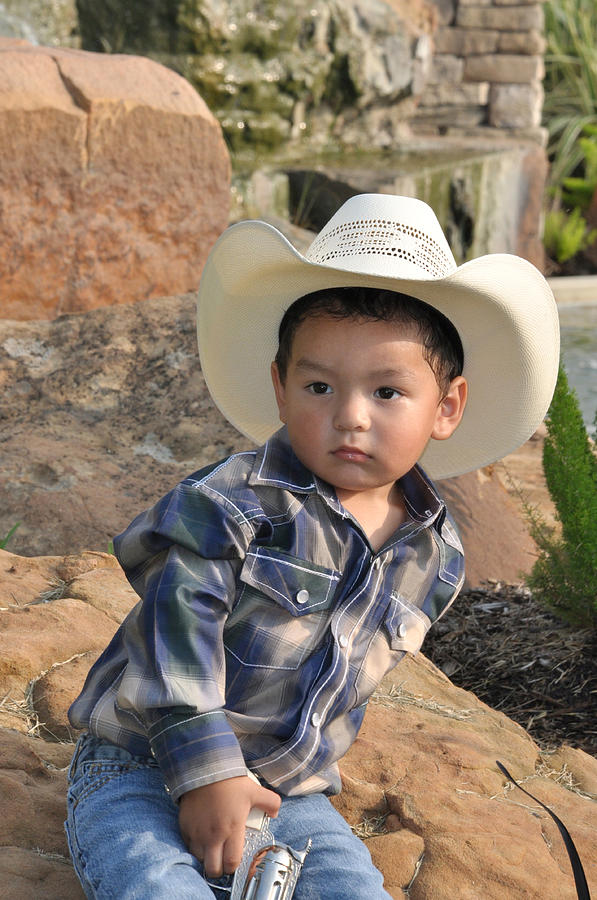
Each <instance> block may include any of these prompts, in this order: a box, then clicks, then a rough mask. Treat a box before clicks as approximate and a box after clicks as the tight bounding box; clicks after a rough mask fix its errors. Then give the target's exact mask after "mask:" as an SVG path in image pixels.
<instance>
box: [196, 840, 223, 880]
mask: <svg viewBox="0 0 597 900" xmlns="http://www.w3.org/2000/svg"><path fill="white" fill-rule="evenodd" d="M195 856H197V859H198V860H199V861H200V862H203V868H204V870H205V874H206V875H207V876H208V877H209V878H219V876H220V875H222V874H223V871H224V870H223V867H222V844H213V845H211V846H209V847H204V848H203V853H202V856H198V855H197V854H195Z"/></svg>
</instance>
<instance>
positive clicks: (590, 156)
mask: <svg viewBox="0 0 597 900" xmlns="http://www.w3.org/2000/svg"><path fill="white" fill-rule="evenodd" d="M584 134H585V136H584V137H581V138H579V141H578V145H579V147H580V149H581V151H582V154H583V161H582V162H583V165H582V168H583V176H582V177H578V176H577V177H573V176H569V177H567V178H564V179H563V180H562V188H563V190H562V201H563V202H564V203H565V204H566V206H569V207H574V208H579V209H588V207H589V206H590V204H591V201H592V199H593V195H594V194H595V191H596V190H597V127H596V126H594V125H586V126H585V128H584Z"/></svg>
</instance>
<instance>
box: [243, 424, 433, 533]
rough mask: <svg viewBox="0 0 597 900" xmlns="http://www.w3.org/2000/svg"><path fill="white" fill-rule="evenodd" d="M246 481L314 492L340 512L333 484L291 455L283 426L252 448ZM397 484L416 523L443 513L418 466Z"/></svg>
mask: <svg viewBox="0 0 597 900" xmlns="http://www.w3.org/2000/svg"><path fill="white" fill-rule="evenodd" d="M249 484H252V485H256V484H260V485H271V486H272V487H277V488H280V489H282V490H286V491H296V492H298V493H300V494H312V493H317V494H319V495H320V496H321V497H322V498H323V499H324V500H325V501H326V503H328V505H329V506H331V507H332V508H333V509H335V510H336V512H338V513H340V514H342V513H343V507H342V505H341V503H340V502H339V500H338V498H337V497H336V491H335V490H334V488H333V487H332V486H331V485H329V484H328V483H327V482H326V481H322V480H321V479H320V478H318V477H317V476H316V475H314V474H313V472H311V471H310V470H309V469H307V468H306V466H304V465H303V464H302V462H301V461H300V460H299V459H298V458H297V456H296V455H295V453H294V451H293V449H292V447H291V446H290V441H289V439H288V431H287V429H286V426H284V427H283V428H280V430H279V431H276V433H275V434H273V435H272V437H271V438H270V439H269V440H268V441H266V443H265V444H263V445H262V446H261V447H259V449H258V450H257V451H256V454H255V462H254V463H253V469H252V472H251V475H250V476H249ZM400 486H401V488H402V490H403V492H404V500H405V503H406V507H407V510H408V513H409V515H410V516H411V518H412V519H413V520H414V521H415V522H416V523H418V524H421V523H423V522H425V523H427V524H431V522H433V521H435V520H436V519H437V518H438V517H440V516H441V514H442V513H444V511H445V506H444V503H443V501H442V500H441V498H440V497H439V495H438V493H437V491H436V490H435V488H434V486H433V484H432V482H431V481H430V480H429V478H428V477H427V475H426V474H425V472H424V471H423V469H421V467H420V466H418V465H417V466H414V468H412V469H411V470H410V472H407V474H406V475H404V476H403V477H402V478H401V479H400Z"/></svg>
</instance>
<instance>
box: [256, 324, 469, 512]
mask: <svg viewBox="0 0 597 900" xmlns="http://www.w3.org/2000/svg"><path fill="white" fill-rule="evenodd" d="M272 379H273V383H274V390H275V392H276V400H277V403H278V409H279V412H280V419H281V421H282V422H284V423H285V424H286V426H287V428H288V434H289V437H290V442H291V444H292V448H293V450H294V452H295V453H296V455H297V456H298V458H299V459H300V460H301V462H302V463H303V464H304V465H305V466H306V467H307V468H308V469H310V470H311V471H312V472H314V473H315V474H316V475H318V476H319V477H320V478H322V479H324V481H327V482H328V483H329V484H331V485H333V486H334V487H335V488H336V493H337V495H338V499H339V500H340V501H341V502H344V501H346V500H349V499H350V498H351V497H353V496H354V495H355V494H360V495H361V499H364V500H366V499H371V500H372V501H374V500H376V499H379V498H380V497H389V496H390V492H391V490H392V488H393V486H394V483H395V482H396V480H397V479H399V478H401V477H402V476H403V475H405V474H406V473H407V472H408V471H409V470H410V469H411V468H412V467H413V466H414V464H415V463H416V462H417V461H418V459H419V458H420V456H421V454H422V453H423V451H424V449H425V447H426V445H427V442H428V441H429V439H430V438H434V439H436V440H444V439H446V438H448V437H450V435H451V434H452V433H453V431H454V430H455V429H456V427H457V425H458V423H459V422H460V419H461V417H462V413H463V411H464V404H465V402H466V382H465V380H464V378H462V377H458V378H455V379H454V380H453V381H452V382H451V384H450V387H449V389H448V392H447V394H446V395H445V396H442V394H441V393H440V389H439V386H438V383H437V381H436V378H435V375H434V373H433V371H432V369H431V367H430V365H429V363H428V362H427V361H426V360H425V358H424V356H423V347H422V344H421V343H420V342H419V340H418V338H417V336H416V335H415V333H414V330H413V329H409V328H408V327H405V326H402V325H400V324H397V323H393V322H380V321H375V320H370V319H357V320H355V319H336V318H332V317H327V316H315V317H311V318H307V319H306V320H305V321H304V322H302V323H301V324H300V325H299V327H298V329H297V331H296V334H295V337H294V341H293V345H292V353H291V357H290V361H289V364H288V369H287V372H286V378H285V381H284V383H282V382H281V380H280V376H279V373H278V369H277V366H276V364H275V363H273V365H272Z"/></svg>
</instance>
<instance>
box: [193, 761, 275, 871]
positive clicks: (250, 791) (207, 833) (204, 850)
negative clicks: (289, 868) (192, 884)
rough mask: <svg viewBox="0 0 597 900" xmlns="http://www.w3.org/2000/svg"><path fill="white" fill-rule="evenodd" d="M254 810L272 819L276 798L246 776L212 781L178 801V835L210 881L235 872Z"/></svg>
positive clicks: (272, 793)
mask: <svg viewBox="0 0 597 900" xmlns="http://www.w3.org/2000/svg"><path fill="white" fill-rule="evenodd" d="M254 806H256V807H257V808H258V809H261V810H263V812H264V813H267V815H268V816H271V818H275V817H276V816H277V815H278V810H279V809H280V797H279V796H278V794H275V793H274V792H273V791H269V790H268V789H267V788H264V787H262V786H261V785H260V784H257V783H256V782H254V781H253V780H252V779H251V778H248V777H246V776H240V777H238V778H226V779H225V780H224V781H214V782H213V783H212V784H206V785H204V786H203V787H199V788H195V789H194V790H192V791H188V792H187V793H186V794H183V795H182V797H181V798H180V808H179V812H178V823H179V826H180V832H181V834H182V837H183V840H184V842H185V844H186V845H187V847H188V848H189V850H190V851H191V853H192V854H193V856H196V857H197V859H198V860H199V861H200V862H202V863H203V868H204V870H205V874H206V875H208V876H209V877H210V878H217V877H218V876H220V875H222V874H225V875H231V874H232V873H233V872H234V871H235V870H236V869H237V868H238V866H239V864H240V861H241V859H242V855H243V846H244V842H245V823H246V821H247V816H248V815H249V812H250V811H251V809H252V808H253V807H254Z"/></svg>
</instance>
